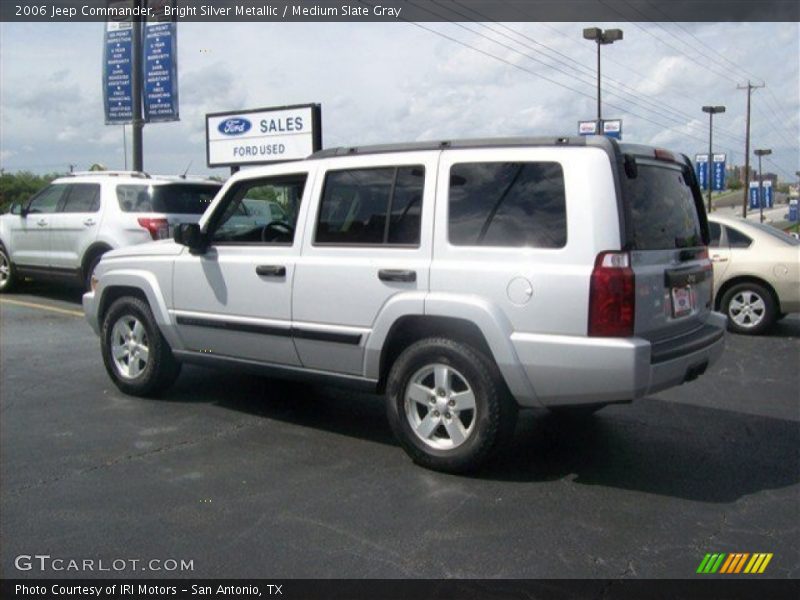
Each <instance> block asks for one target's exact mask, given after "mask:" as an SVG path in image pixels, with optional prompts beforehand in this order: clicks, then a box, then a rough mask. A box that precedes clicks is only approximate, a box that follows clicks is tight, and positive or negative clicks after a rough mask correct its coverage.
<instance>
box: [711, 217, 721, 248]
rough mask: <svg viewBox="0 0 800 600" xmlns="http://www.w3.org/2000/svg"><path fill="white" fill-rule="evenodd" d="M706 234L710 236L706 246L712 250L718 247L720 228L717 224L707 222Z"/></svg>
mask: <svg viewBox="0 0 800 600" xmlns="http://www.w3.org/2000/svg"><path fill="white" fill-rule="evenodd" d="M708 233H709V234H710V235H711V239H710V240H709V242H708V245H709V246H711V247H712V248H718V247H719V241H720V238H722V227H721V226H720V224H719V223H714V222H713V221H709V222H708Z"/></svg>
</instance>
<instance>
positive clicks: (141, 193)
mask: <svg viewBox="0 0 800 600" xmlns="http://www.w3.org/2000/svg"><path fill="white" fill-rule="evenodd" d="M218 191H219V186H216V185H207V184H191V183H181V184H166V185H138V184H131V185H118V186H117V200H118V201H119V207H120V209H121V210H122V211H123V212H130V213H149V212H156V213H167V214H178V215H202V214H203V213H204V212H205V210H206V208H208V206H209V205H210V204H211V201H212V200H213V199H214V196H215V195H216V194H217V192H218Z"/></svg>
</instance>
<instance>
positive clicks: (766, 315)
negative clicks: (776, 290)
mask: <svg viewBox="0 0 800 600" xmlns="http://www.w3.org/2000/svg"><path fill="white" fill-rule="evenodd" d="M721 306H722V310H723V311H725V314H726V315H727V316H728V329H729V330H731V331H733V332H735V333H744V334H749V335H759V334H761V333H764V332H765V331H766V330H767V329H768V328H769V327H770V326H771V325H772V324H773V323H774V322H775V316H776V313H777V308H776V306H775V301H774V300H773V299H772V294H770V293H769V291H767V290H766V289H765V288H764V287H763V286H761V285H758V284H757V283H739V284H737V285H734V286H733V287H732V288H731V289H729V290H728V291H727V292H725V295H724V296H723V297H722V302H721Z"/></svg>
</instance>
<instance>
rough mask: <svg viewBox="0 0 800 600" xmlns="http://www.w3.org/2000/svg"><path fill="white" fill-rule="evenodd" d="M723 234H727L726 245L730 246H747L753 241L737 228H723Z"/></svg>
mask: <svg viewBox="0 0 800 600" xmlns="http://www.w3.org/2000/svg"><path fill="white" fill-rule="evenodd" d="M725 235H727V236H728V245H729V246H730V247H731V248H749V247H750V244H752V243H753V240H752V239H750V238H749V237H747V236H746V235H745V234H743V233H742V232H741V231H739V230H738V229H733V228H731V227H726V228H725Z"/></svg>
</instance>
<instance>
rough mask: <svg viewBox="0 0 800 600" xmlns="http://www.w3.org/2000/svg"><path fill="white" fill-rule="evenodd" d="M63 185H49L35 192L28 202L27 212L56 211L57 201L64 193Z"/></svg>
mask: <svg viewBox="0 0 800 600" xmlns="http://www.w3.org/2000/svg"><path fill="white" fill-rule="evenodd" d="M66 187H67V186H65V185H51V186H49V187H46V188H44V189H43V190H42V191H41V192H39V193H38V194H36V195H35V196H34V197H33V198H32V199H31V201H30V204H28V212H29V213H52V212H56V208H57V207H58V202H59V201H60V200H61V196H62V195H63V194H64V190H65V189H66Z"/></svg>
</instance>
